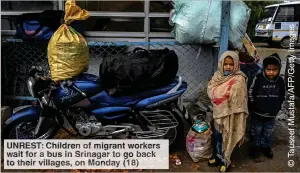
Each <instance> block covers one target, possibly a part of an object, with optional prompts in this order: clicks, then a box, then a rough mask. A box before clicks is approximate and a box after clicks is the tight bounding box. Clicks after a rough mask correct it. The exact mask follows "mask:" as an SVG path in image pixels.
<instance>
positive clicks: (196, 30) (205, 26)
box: [170, 0, 251, 49]
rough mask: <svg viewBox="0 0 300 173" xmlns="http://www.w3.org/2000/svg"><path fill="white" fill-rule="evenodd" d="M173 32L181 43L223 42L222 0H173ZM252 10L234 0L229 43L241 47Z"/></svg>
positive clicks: (232, 2) (241, 2) (231, 11)
mask: <svg viewBox="0 0 300 173" xmlns="http://www.w3.org/2000/svg"><path fill="white" fill-rule="evenodd" d="M174 8H175V13H174V14H173V15H172V16H171V19H170V24H173V30H172V35H173V36H174V37H175V39H176V41H178V42H179V43H181V44H213V43H218V42H219V41H220V32H221V12H222V10H221V9H222V1H220V0H201V1H199V0H188V1H187V0H174ZM250 12H251V10H250V9H249V8H248V7H247V5H246V4H245V3H244V2H243V1H241V0H237V1H231V10H230V32H229V42H230V43H231V44H232V46H233V47H234V48H237V49H240V48H241V47H242V39H243V38H244V36H245V33H246V29H247V24H248V21H249V18H250Z"/></svg>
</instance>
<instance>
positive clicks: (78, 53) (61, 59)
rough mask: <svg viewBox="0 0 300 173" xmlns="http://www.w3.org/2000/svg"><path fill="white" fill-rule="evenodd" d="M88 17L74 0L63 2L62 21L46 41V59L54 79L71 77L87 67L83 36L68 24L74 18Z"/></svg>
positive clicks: (87, 51)
mask: <svg viewBox="0 0 300 173" xmlns="http://www.w3.org/2000/svg"><path fill="white" fill-rule="evenodd" d="M88 17H89V13H88V12H87V11H86V10H82V9H80V7H78V6H77V5H76V3H75V1H74V0H67V1H66V4H65V16H64V23H63V24H62V25H61V26H60V27H59V28H58V29H57V31H56V32H55V33H54V34H53V36H52V37H51V39H50V41H49V43H48V61H49V65H50V71H51V76H52V79H53V80H54V81H59V80H66V79H71V78H73V77H76V76H78V75H79V74H80V73H82V72H84V71H86V70H87V69H88V62H89V48H88V45H87V42H86V40H85V39H84V37H83V36H82V35H81V34H80V33H78V32H77V31H76V30H75V29H74V28H73V27H71V26H70V24H71V23H72V22H73V21H74V20H85V19H87V18H88Z"/></svg>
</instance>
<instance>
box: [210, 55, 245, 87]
mask: <svg viewBox="0 0 300 173" xmlns="http://www.w3.org/2000/svg"><path fill="white" fill-rule="evenodd" d="M228 56H229V57H231V58H232V59H233V63H234V67H233V72H232V73H231V74H230V75H228V76H225V75H224V61H225V58H226V57H228ZM234 75H242V76H244V77H246V75H245V74H244V73H243V72H242V71H240V63H239V55H238V54H237V53H236V52H234V51H226V52H224V53H223V54H222V56H221V58H220V60H219V62H218V71H216V72H215V74H214V76H213V77H212V80H211V81H210V83H209V86H208V87H210V86H211V87H215V86H218V85H220V84H222V83H224V82H226V81H228V80H229V79H231V77H232V76H234ZM246 78H247V77H246Z"/></svg>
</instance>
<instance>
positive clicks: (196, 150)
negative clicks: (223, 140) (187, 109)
mask: <svg viewBox="0 0 300 173" xmlns="http://www.w3.org/2000/svg"><path fill="white" fill-rule="evenodd" d="M203 123H206V122H202V124H203ZM206 124H209V123H206ZM194 126H195V125H194ZM194 126H193V127H192V128H191V129H190V130H189V132H188V134H187V136H186V149H187V152H188V153H189V155H190V157H191V158H192V160H193V161H194V162H198V161H202V160H207V159H209V158H211V157H212V152H213V147H212V139H211V135H212V131H211V129H210V127H209V128H208V129H206V130H205V131H202V132H198V131H197V130H195V129H197V128H195V127H194ZM198 129H199V128H198Z"/></svg>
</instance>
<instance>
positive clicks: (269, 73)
mask: <svg viewBox="0 0 300 173" xmlns="http://www.w3.org/2000/svg"><path fill="white" fill-rule="evenodd" d="M278 74H279V67H278V65H274V64H269V65H267V67H266V68H265V75H266V77H267V78H269V79H271V80H273V79H274V78H275V77H277V76H278Z"/></svg>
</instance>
